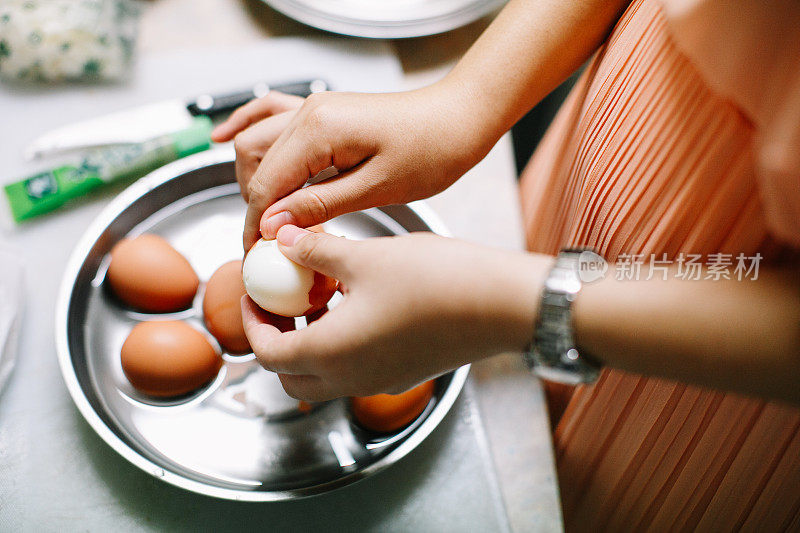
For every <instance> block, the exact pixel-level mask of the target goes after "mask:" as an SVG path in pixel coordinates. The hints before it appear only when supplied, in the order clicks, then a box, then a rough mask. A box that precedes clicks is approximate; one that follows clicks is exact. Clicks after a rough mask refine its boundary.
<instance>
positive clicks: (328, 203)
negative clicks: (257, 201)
mask: <svg viewBox="0 0 800 533" xmlns="http://www.w3.org/2000/svg"><path fill="white" fill-rule="evenodd" d="M376 173H377V171H376V169H375V167H374V165H372V164H370V163H367V164H365V165H362V166H360V167H357V168H356V169H355V170H352V171H349V172H345V173H342V174H340V175H339V176H337V177H335V178H332V179H330V180H328V181H323V182H320V183H317V184H315V185H310V186H308V187H305V188H302V189H298V190H296V191H294V192H293V193H291V194H289V195H288V196H286V197H284V198H281V199H280V200H278V201H277V202H275V203H274V204H272V205H271V206H270V207H269V208H268V209H267V210H266V211H265V212H264V214H263V215H262V217H261V220H260V222H259V224H260V226H259V227H260V230H261V234H262V235H263V236H264V237H265V238H267V239H274V238H275V236H276V235H277V234H278V230H279V229H280V227H281V226H283V225H285V224H294V225H295V226H300V227H303V228H307V227H309V226H313V225H315V224H322V223H323V222H327V221H328V220H330V219H332V218H335V217H337V216H339V215H343V214H345V213H352V212H353V211H359V210H361V209H368V208H370V207H375V206H379V205H385V204H388V203H392V202H391V200H390V198H389V196H388V192H389V188H383V187H381V186H380V183H379V181H378V180H377V179H375V178H373V177H372V176H373V175H374V174H376ZM391 192H393V193H395V194H396V193H397V191H396V190H393V191H391Z"/></svg>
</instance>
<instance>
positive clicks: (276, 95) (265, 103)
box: [211, 91, 305, 200]
mask: <svg viewBox="0 0 800 533" xmlns="http://www.w3.org/2000/svg"><path fill="white" fill-rule="evenodd" d="M304 101H305V99H304V98H301V97H299V96H294V95H291V94H284V93H280V92H277V91H270V92H269V93H267V94H266V95H265V96H262V97H261V98H256V99H255V100H251V101H250V102H248V103H246V104H245V105H243V106H241V107H240V108H238V109H237V110H236V111H234V112H233V113H231V116H230V117H228V119H227V120H226V121H225V122H223V123H221V124H220V125H218V126H217V127H216V128H214V131H212V132H211V140H212V141H214V142H217V143H222V142H227V141H230V140H231V139H235V140H234V146H235V149H236V163H235V165H236V179H237V180H238V181H239V186H240V187H241V189H242V194H243V196H244V197H245V200H247V194H246V193H247V184H248V182H249V181H250V178H251V177H252V175H253V173H254V172H255V171H256V169H257V168H258V165H259V164H261V159H262V158H263V157H264V154H265V153H266V152H267V150H269V147H270V146H272V144H273V143H274V142H275V140H276V139H277V138H278V136H279V135H280V134H281V133H282V132H283V130H284V129H286V126H288V125H289V122H291V120H292V117H294V115H295V113H296V111H297V109H299V108H300V106H302V105H303V102H304Z"/></svg>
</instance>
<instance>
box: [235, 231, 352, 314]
mask: <svg viewBox="0 0 800 533" xmlns="http://www.w3.org/2000/svg"><path fill="white" fill-rule="evenodd" d="M242 271H243V277H244V285H245V288H246V290H247V294H249V295H250V298H252V299H253V301H254V302H255V303H256V304H257V305H258V306H259V307H261V308H262V309H264V310H266V311H269V312H270V313H275V314H277V315H281V316H286V317H297V316H303V315H308V314H311V313H314V312H315V311H318V310H319V309H321V308H323V307H324V306H325V305H326V304H327V303H328V302H329V301H330V299H331V298H332V297H333V295H334V293H335V292H336V289H337V287H338V284H339V283H338V281H336V280H335V279H333V278H330V277H328V276H325V275H323V274H321V273H319V272H315V271H313V270H311V269H308V268H306V267H303V266H300V265H298V264H297V263H294V262H293V261H291V260H289V259H288V258H286V256H285V255H283V253H282V252H281V251H280V249H279V248H278V243H277V241H275V240H266V239H261V240H259V241H258V242H256V243H255V244H254V245H253V247H252V248H250V251H249V252H248V253H247V256H246V257H245V259H244V266H243V269H242Z"/></svg>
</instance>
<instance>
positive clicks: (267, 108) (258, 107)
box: [211, 91, 305, 143]
mask: <svg viewBox="0 0 800 533" xmlns="http://www.w3.org/2000/svg"><path fill="white" fill-rule="evenodd" d="M304 100H305V99H304V98H301V97H299V96H294V95H291V94H284V93H279V92H277V91H271V92H270V93H268V94H267V95H266V96H263V97H261V98H256V99H255V100H251V101H249V102H248V103H246V104H245V105H243V106H241V107H240V108H238V109H237V110H236V111H234V112H233V113H232V114H231V116H230V117H228V119H227V120H226V121H225V122H223V123H222V124H220V125H219V126H217V127H216V128H214V131H212V132H211V140H212V141H214V142H217V143H221V142H227V141H230V140H231V139H233V138H234V136H235V135H236V134H237V133H239V132H240V131H242V130H244V129H245V128H247V127H248V126H249V125H250V124H253V123H255V122H258V121H259V120H262V119H264V118H267V117H269V116H272V115H277V114H278V113H283V112H286V111H290V110H293V109H297V108H299V107H300V106H301V105H303V101H304Z"/></svg>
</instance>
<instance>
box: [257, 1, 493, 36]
mask: <svg viewBox="0 0 800 533" xmlns="http://www.w3.org/2000/svg"><path fill="white" fill-rule="evenodd" d="M264 1H265V2H266V3H267V4H269V5H270V6H272V7H273V8H275V9H276V10H278V11H280V12H282V13H283V14H285V15H287V16H289V17H292V18H293V19H296V20H299V21H300V22H302V23H304V24H308V25H309V26H314V27H316V28H320V29H323V30H327V31H331V32H334V33H341V34H344V35H355V36H358V37H373V38H381V39H397V38H401V37H419V36H422V35H432V34H434V33H442V32H446V31H449V30H452V29H454V28H458V27H460V26H464V25H465V24H469V23H470V22H472V21H474V20H477V19H479V18H480V17H482V16H484V15H486V14H488V13H490V12H491V11H493V10H495V9H497V8H499V7H500V6H502V5H503V4H505V2H506V0H264Z"/></svg>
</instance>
